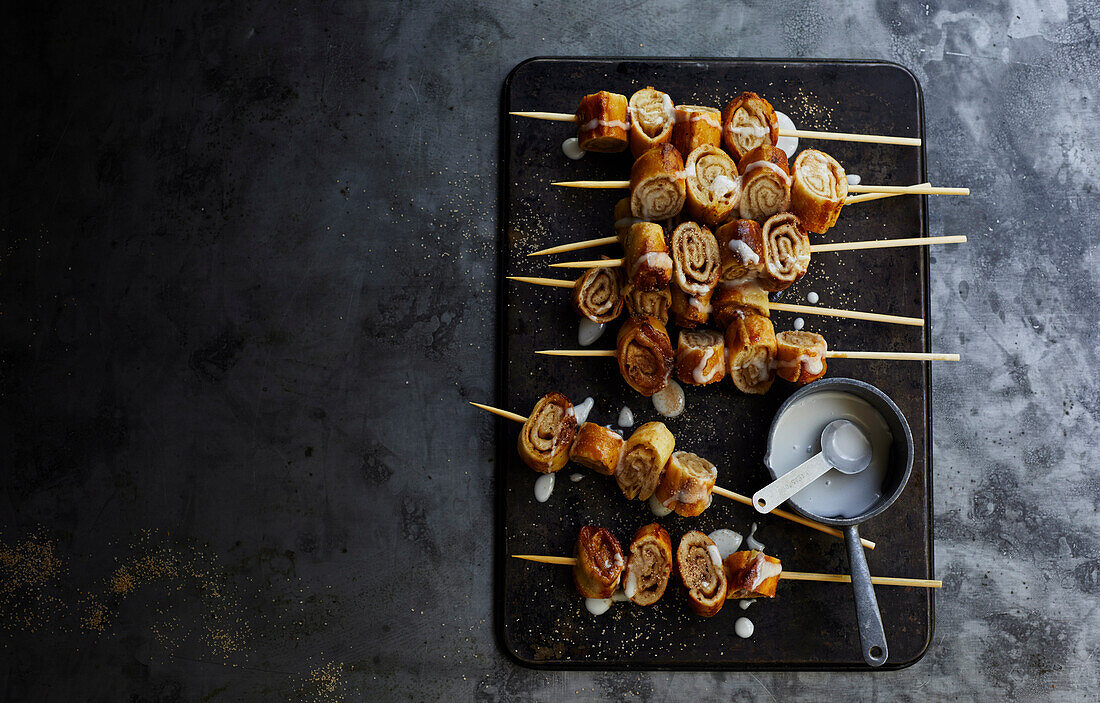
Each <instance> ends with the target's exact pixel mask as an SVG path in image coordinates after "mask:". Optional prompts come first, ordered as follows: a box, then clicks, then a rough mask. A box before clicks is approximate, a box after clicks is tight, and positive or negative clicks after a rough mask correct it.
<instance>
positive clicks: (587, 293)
mask: <svg viewBox="0 0 1100 703" xmlns="http://www.w3.org/2000/svg"><path fill="white" fill-rule="evenodd" d="M573 309H574V310H576V311H577V314H578V315H580V316H581V317H586V318H588V319H589V320H591V321H592V322H600V323H602V322H611V321H612V320H614V319H615V318H616V317H618V316H619V313H620V312H622V309H623V295H622V274H621V273H620V272H619V269H617V268H614V269H612V268H590V269H588V270H586V271H585V272H584V273H582V274H581V276H580V278H578V279H577V280H576V282H575V283H573Z"/></svg>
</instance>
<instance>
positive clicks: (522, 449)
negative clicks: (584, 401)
mask: <svg viewBox="0 0 1100 703" xmlns="http://www.w3.org/2000/svg"><path fill="white" fill-rule="evenodd" d="M576 434H577V416H576V414H575V413H574V412H573V404H572V403H570V402H569V399H568V398H566V397H565V396H564V395H562V394H561V393H558V392H557V391H551V392H550V393H547V394H546V395H544V396H542V397H541V398H539V402H537V403H535V408H534V410H532V411H531V414H530V415H528V416H527V420H526V421H524V423H523V429H521V430H520V431H519V456H520V458H521V459H523V462H524V463H525V464H527V465H528V466H530V467H531V468H532V469H534V470H535V471H538V472H539V473H540V474H552V473H554V472H555V471H558V470H560V469H561V467H563V466H565V464H566V462H568V461H569V447H570V446H572V444H573V437H574V436H575V435H576Z"/></svg>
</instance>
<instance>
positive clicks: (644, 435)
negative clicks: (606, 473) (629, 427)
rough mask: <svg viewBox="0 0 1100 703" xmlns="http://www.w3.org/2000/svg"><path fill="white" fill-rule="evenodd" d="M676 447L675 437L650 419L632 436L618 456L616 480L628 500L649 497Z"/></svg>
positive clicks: (662, 425) (661, 425) (660, 423)
mask: <svg viewBox="0 0 1100 703" xmlns="http://www.w3.org/2000/svg"><path fill="white" fill-rule="evenodd" d="M675 448H676V438H675V437H673V436H672V432H670V431H669V429H668V428H667V427H665V425H664V423H662V422H647V423H646V424H644V425H642V426H641V427H639V428H638V429H637V430H635V431H634V434H632V435H630V439H628V440H626V443H625V444H624V445H623V451H622V454H620V455H619V466H618V468H616V469H615V481H616V483H618V484H619V489H620V490H622V492H623V495H624V496H626V497H627V498H628V499H630V500H633V499H634V498H637V499H638V500H649V497H650V496H651V495H653V491H655V490H657V484H658V483H659V482H660V480H661V472H663V471H664V468H665V464H667V463H668V460H669V457H671V456H672V451H673V449H675Z"/></svg>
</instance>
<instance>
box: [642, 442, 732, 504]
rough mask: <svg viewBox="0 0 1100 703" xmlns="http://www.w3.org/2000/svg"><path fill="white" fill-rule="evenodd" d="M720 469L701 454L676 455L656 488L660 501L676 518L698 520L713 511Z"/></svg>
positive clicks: (666, 467)
mask: <svg viewBox="0 0 1100 703" xmlns="http://www.w3.org/2000/svg"><path fill="white" fill-rule="evenodd" d="M717 480H718V469H717V468H715V466H714V464H712V463H710V462H709V461H707V460H706V459H704V458H703V457H701V456H699V455H698V454H692V453H691V452H683V451H680V452H673V453H672V456H671V457H670V458H669V460H668V463H667V464H666V465H665V472H664V474H662V475H661V482H660V483H658V484H657V494H656V495H657V500H659V501H661V505H663V506H665V507H666V508H671V509H672V510H673V511H675V512H676V514H677V515H683V516H684V517H695V516H696V515H700V514H702V512H703V511H704V510H706V509H707V508H708V507H710V492H711V490H713V489H714V482H715V481H717Z"/></svg>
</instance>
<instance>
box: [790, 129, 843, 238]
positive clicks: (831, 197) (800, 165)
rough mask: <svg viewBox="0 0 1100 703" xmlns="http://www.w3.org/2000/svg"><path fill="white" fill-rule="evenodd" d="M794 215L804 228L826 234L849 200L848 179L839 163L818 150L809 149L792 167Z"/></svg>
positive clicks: (792, 208) (792, 206) (799, 156)
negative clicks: (846, 199) (845, 200)
mask: <svg viewBox="0 0 1100 703" xmlns="http://www.w3.org/2000/svg"><path fill="white" fill-rule="evenodd" d="M791 179H792V181H791V205H790V207H791V212H793V213H794V214H796V215H798V219H799V220H801V222H802V226H803V227H805V228H806V229H808V230H809V231H811V232H817V233H818V234H824V233H825V232H827V231H828V230H829V228H830V227H832V226H833V225H835V224H836V220H837V218H838V217H840V209H841V207H843V205H844V199H845V198H847V197H848V176H847V174H845V173H844V167H843V166H841V165H840V164H839V163H838V162H837V160H836V159H834V158H833V157H831V156H829V155H828V154H826V153H825V152H823V151H818V150H817V149H806V150H804V151H803V152H802V153H800V154H799V155H798V157H797V158H796V159H795V160H794V164H792V165H791Z"/></svg>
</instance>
